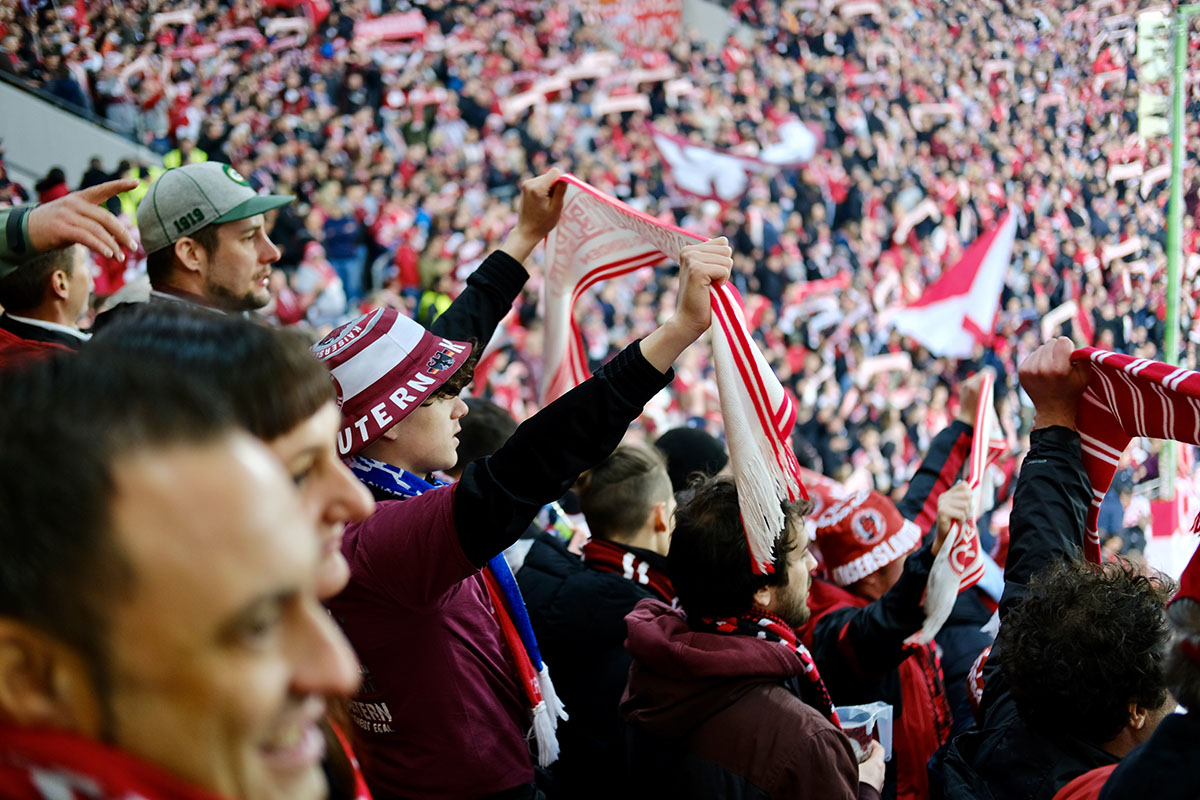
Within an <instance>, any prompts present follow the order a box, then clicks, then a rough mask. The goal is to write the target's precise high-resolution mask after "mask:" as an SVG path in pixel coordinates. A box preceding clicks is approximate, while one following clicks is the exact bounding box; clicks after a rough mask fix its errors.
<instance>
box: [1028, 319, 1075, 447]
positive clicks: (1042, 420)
mask: <svg viewBox="0 0 1200 800" xmlns="http://www.w3.org/2000/svg"><path fill="white" fill-rule="evenodd" d="M1074 349H1075V345H1074V343H1072V341H1071V340H1070V339H1069V338H1067V337H1066V336H1059V337H1058V338H1057V339H1055V340H1053V341H1051V342H1046V343H1045V344H1043V345H1042V346H1041V347H1039V348H1038V349H1037V350H1034V351H1033V352H1032V353H1030V354H1029V356H1028V357H1027V358H1026V359H1025V360H1024V361H1022V362H1021V366H1020V367H1019V368H1018V370H1017V375H1018V377H1019V378H1020V379H1021V387H1022V388H1023V389H1024V390H1025V393H1026V394H1028V395H1029V399H1030V400H1032V401H1033V408H1034V410H1035V412H1036V414H1035V416H1034V420H1033V427H1034V428H1035V429H1036V428H1049V427H1050V426H1052V425H1061V426H1062V427H1064V428H1071V429H1072V430H1074V429H1075V411H1076V409H1078V408H1079V399H1080V398H1081V397H1082V396H1083V392H1084V390H1085V389H1087V382H1088V376H1089V375H1090V371H1089V370H1090V367H1088V366H1087V364H1086V362H1083V363H1074V362H1072V361H1071V352H1072V351H1073V350H1074Z"/></svg>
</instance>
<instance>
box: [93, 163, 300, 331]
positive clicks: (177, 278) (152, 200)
mask: <svg viewBox="0 0 1200 800" xmlns="http://www.w3.org/2000/svg"><path fill="white" fill-rule="evenodd" d="M294 199H295V198H294V197H292V196H290V195H275V194H265V195H260V194H258V193H257V192H255V191H254V189H253V188H252V187H251V186H250V183H249V182H248V181H247V180H246V179H245V178H243V177H242V176H241V175H240V174H238V172H237V170H235V169H233V167H231V166H229V165H228V164H220V163H217V162H205V163H203V164H186V165H184V166H182V167H178V168H177V169H169V170H167V171H166V172H164V173H163V174H162V175H161V176H160V177H159V178H158V180H156V181H155V182H154V183H153V184H152V185H151V186H150V190H149V191H148V192H147V193H146V196H145V197H143V198H142V201H141V202H140V203H139V204H138V210H137V223H138V232H139V233H140V234H141V239H142V247H143V249H145V251H146V273H147V275H149V277H150V287H151V291H150V302H151V303H188V304H191V305H195V306H199V307H203V308H210V309H212V310H214V311H218V312H222V313H238V312H243V311H253V310H255V309H259V308H262V307H263V306H265V305H266V304H267V303H268V302H269V301H270V300H271V292H270V289H269V287H268V281H269V278H270V276H271V265H272V264H273V263H275V262H276V261H278V260H279V248H278V247H276V246H275V244H274V242H272V241H271V237H270V236H268V235H267V222H266V217H265V216H264V215H265V214H266V212H268V211H271V210H273V209H276V208H280V207H282V206H285V205H287V204H288V203H291V202H292V201H293V200H294ZM127 306H132V307H135V308H136V304H122V305H120V306H117V307H116V308H115V309H113V310H112V311H110V312H109V313H107V314H103V315H101V317H100V318H99V319H97V321H96V323H97V325H96V327H99V326H101V325H103V324H106V323H107V322H108V321H110V320H111V318H112V316H113V315H114V314H118V315H119V314H121V313H124V312H125V311H127V310H128V308H127Z"/></svg>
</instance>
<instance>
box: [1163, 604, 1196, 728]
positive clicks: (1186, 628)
mask: <svg viewBox="0 0 1200 800" xmlns="http://www.w3.org/2000/svg"><path fill="white" fill-rule="evenodd" d="M1167 621H1168V622H1169V623H1170V625H1171V631H1172V637H1171V649H1170V651H1168V653H1167V663H1166V667H1165V668H1164V672H1165V673H1166V677H1167V687H1168V688H1169V689H1170V690H1171V694H1172V695H1174V696H1175V699H1176V700H1178V701H1179V705H1181V706H1183V707H1184V708H1186V709H1187V710H1188V713H1190V714H1200V662H1197V661H1195V660H1194V659H1195V657H1196V656H1195V655H1192V656H1191V657H1189V656H1188V654H1187V653H1184V652H1183V648H1182V645H1183V643H1184V642H1185V641H1187V642H1190V644H1191V648H1192V652H1193V654H1195V653H1200V602H1197V601H1195V600H1193V599H1192V598H1190V597H1177V598H1175V601H1174V602H1172V603H1171V605H1170V607H1169V608H1167Z"/></svg>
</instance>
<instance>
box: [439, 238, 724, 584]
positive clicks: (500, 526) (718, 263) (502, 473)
mask: <svg viewBox="0 0 1200 800" xmlns="http://www.w3.org/2000/svg"><path fill="white" fill-rule="evenodd" d="M732 266H733V260H732V250H731V249H730V248H729V246H728V245H727V244H726V243H725V240H724V238H721V239H715V240H712V241H710V242H705V243H702V244H696V245H691V246H689V247H686V248H684V250H683V252H682V254H681V256H680V275H679V282H680V292H679V300H678V304H677V307H676V310H675V314H674V315H673V316H672V317H671V318H670V319H669V320H667V322H665V323H663V325H662V326H661V327H659V328H658V329H657V330H655V331H654V332H653V333H651V334H650V335H649V336H647V337H646V338H645V339H644V340H642V341H641V342H635V343H634V344H632V345H630V346H629V347H627V348H626V349H625V350H623V351H622V352H621V353H620V354H618V355H617V357H616V358H614V359H613V360H612V361H611V362H609V363H608V364H606V365H604V366H603V367H602V368H601V369H600V370H599V371H598V372H597V374H596V375H595V376H594V377H593V378H591V379H590V380H588V381H586V382H584V383H583V384H581V385H580V386H578V387H576V388H575V389H573V390H572V391H570V392H567V393H566V394H565V395H563V396H562V397H561V398H559V399H558V400H556V401H555V402H553V403H551V404H550V405H548V406H547V407H546V408H544V409H543V410H542V411H540V412H538V413H537V414H535V415H534V416H533V417H531V418H529V419H528V420H526V421H525V422H524V423H523V424H522V425H521V426H520V427H518V428H517V430H516V432H515V433H514V434H513V435H512V438H510V439H509V440H508V442H506V443H505V444H504V446H503V447H501V448H500V449H499V450H498V451H497V452H496V453H495V454H494V455H493V456H491V457H490V458H489V459H483V460H481V461H476V462H474V463H472V464H469V465H467V468H466V470H465V471H464V472H463V476H462V478H461V479H460V481H459V485H458V488H457V489H456V490H455V502H454V509H455V516H456V517H457V519H458V523H459V526H458V529H459V537H460V540H461V543H462V549H463V552H464V553H465V554H466V555H467V557H468V559H470V561H471V562H472V563H474V564H476V565H482V564H484V563H486V562H487V560H488V559H489V558H491V557H492V556H494V555H496V554H497V553H499V552H500V551H501V550H503V549H504V548H505V547H507V546H508V545H510V544H512V543H513V542H514V541H516V540H517V538H518V537H519V536H520V535H521V533H522V532H523V531H524V530H525V528H526V527H527V526H528V525H529V522H530V520H532V519H533V517H534V515H536V514H537V511H538V509H540V508H541V507H542V506H543V505H545V504H546V503H548V502H550V501H551V500H556V499H558V498H559V497H561V496H562V494H563V492H565V491H566V490H567V489H568V488H569V487H570V486H571V485H572V484H573V483H574V482H575V481H576V479H577V478H578V477H579V475H580V474H581V473H582V472H583V471H584V470H587V469H590V468H591V467H593V466H595V465H596V464H597V463H599V462H600V461H602V460H603V459H604V458H606V457H607V456H608V455H609V454H610V453H611V452H612V451H613V450H614V449H616V446H617V445H618V444H620V442H621V438H622V437H623V436H624V435H625V431H626V429H627V428H628V427H629V423H630V422H632V421H633V420H634V419H636V418H637V416H638V415H639V414H640V413H641V412H642V408H643V406H644V405H645V404H646V403H647V402H648V401H649V400H650V398H651V397H653V396H654V395H655V394H657V393H658V392H659V391H660V390H661V389H662V388H663V387H664V386H666V385H667V384H668V383H669V382H670V380H671V377H672V375H673V373H672V371H671V364H672V363H673V362H674V361H675V359H677V358H678V357H679V355H680V354H681V353H682V352H683V351H684V350H685V349H687V347H688V346H689V345H691V344H692V343H693V342H695V341H696V340H697V339H698V338H700V336H701V335H702V334H703V333H704V332H705V331H706V330H708V326H709V323H710V321H711V318H710V314H711V311H710V306H709V291H710V288H711V287H712V286H714V285H719V284H720V283H722V282H723V281H725V280H726V279H727V278H728V277H729V271H730V269H731V268H732Z"/></svg>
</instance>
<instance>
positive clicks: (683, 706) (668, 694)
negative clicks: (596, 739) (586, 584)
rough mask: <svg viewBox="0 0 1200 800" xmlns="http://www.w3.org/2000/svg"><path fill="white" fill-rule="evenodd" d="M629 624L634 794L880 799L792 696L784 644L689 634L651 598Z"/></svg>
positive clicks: (678, 617)
mask: <svg viewBox="0 0 1200 800" xmlns="http://www.w3.org/2000/svg"><path fill="white" fill-rule="evenodd" d="M626 623H627V625H628V627H629V639H628V640H627V641H626V647H627V648H628V649H629V653H630V655H631V656H633V667H632V668H631V670H630V674H629V684H628V686H627V687H626V689H625V697H624V699H623V700H622V702H621V712H622V714H623V715H624V717H625V720H626V722H628V723H629V725H630V736H629V745H630V752H629V759H630V767H631V771H632V774H633V778H634V784H633V790H632V791H631V792H630V795H631V796H632V797H646V798H650V797H654V798H688V800H718V799H719V800H742V799H743V798H746V799H749V798H753V799H754V800H763V799H765V798H788V800H805V798H813V800H816V799H817V798H820V799H821V800H849V799H850V798H872V799H874V798H878V796H879V795H878V792H876V791H875V789H874V788H873V787H870V786H868V785H866V784H860V783H859V781H858V763H857V760H856V759H855V757H854V751H853V750H852V749H851V746H850V740H849V739H847V738H846V736H845V735H844V734H842V732H841V731H840V730H838V729H837V728H836V727H834V726H833V724H832V723H830V722H829V720H827V719H826V718H825V717H824V716H823V715H822V714H821V713H820V712H818V711H817V710H816V709H815V708H813V707H812V706H811V705H809V704H808V703H806V702H804V700H803V699H801V696H800V694H801V683H804V684H807V681H803V682H802V681H798V680H797V676H798V675H799V674H800V673H801V672H802V670H803V663H802V662H801V661H800V658H799V657H798V656H796V655H795V654H794V653H792V652H789V651H788V649H787V648H785V647H782V646H780V644H779V643H778V642H772V641H767V640H764V639H756V638H753V637H749V636H739V635H725V634H719V633H707V632H696V631H693V630H692V629H691V628H690V627H689V626H688V623H687V620H686V618H685V617H684V615H683V613H682V612H679V611H676V610H673V609H671V608H668V607H667V606H666V605H664V604H663V603H660V602H658V601H656V600H644V601H642V602H641V603H639V604H638V606H637V608H635V609H634V611H633V613H631V614H630V615H629V616H628V617H626Z"/></svg>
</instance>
